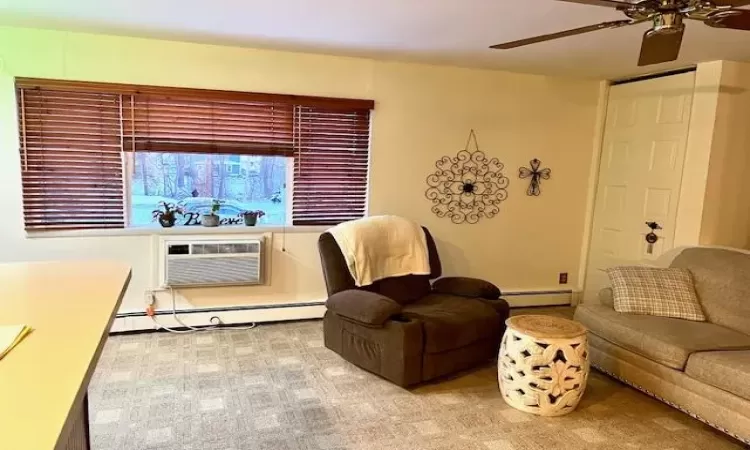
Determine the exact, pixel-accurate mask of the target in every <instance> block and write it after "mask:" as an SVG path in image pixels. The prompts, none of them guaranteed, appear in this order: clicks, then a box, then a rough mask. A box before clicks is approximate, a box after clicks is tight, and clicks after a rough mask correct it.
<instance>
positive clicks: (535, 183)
mask: <svg viewBox="0 0 750 450" xmlns="http://www.w3.org/2000/svg"><path fill="white" fill-rule="evenodd" d="M529 165H530V166H531V168H530V169H529V168H527V167H521V168H520V169H518V177H519V178H529V177H531V182H530V183H529V188H528V189H526V195H531V196H534V197H536V196H539V194H541V193H542V189H541V187H540V186H539V185H540V183H541V180H542V179H545V180H549V177H550V175H551V174H552V170H550V169H541V170H539V166H541V165H542V162H541V161H539V160H538V159H536V158H534V159H532V160H531V161H529Z"/></svg>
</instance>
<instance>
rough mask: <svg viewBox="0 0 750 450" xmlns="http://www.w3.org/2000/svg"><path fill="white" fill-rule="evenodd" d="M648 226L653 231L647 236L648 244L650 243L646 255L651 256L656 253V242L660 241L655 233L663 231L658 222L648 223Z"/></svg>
mask: <svg viewBox="0 0 750 450" xmlns="http://www.w3.org/2000/svg"><path fill="white" fill-rule="evenodd" d="M646 226H647V227H649V228H651V231H650V232H649V233H648V234H646V242H648V246H647V247H646V253H648V254H649V255H650V254H652V253H653V252H654V244H656V241H658V240H659V236H657V235H656V233H654V231H656V230H661V225H659V224H658V223H656V222H646Z"/></svg>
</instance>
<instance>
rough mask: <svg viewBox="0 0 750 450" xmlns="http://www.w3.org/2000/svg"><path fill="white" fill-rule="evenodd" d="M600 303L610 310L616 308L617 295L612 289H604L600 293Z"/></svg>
mask: <svg viewBox="0 0 750 450" xmlns="http://www.w3.org/2000/svg"><path fill="white" fill-rule="evenodd" d="M599 303H600V304H602V305H604V306H609V307H610V308H612V309H614V308H615V294H614V292H613V291H612V288H604V289H602V290H601V291H599Z"/></svg>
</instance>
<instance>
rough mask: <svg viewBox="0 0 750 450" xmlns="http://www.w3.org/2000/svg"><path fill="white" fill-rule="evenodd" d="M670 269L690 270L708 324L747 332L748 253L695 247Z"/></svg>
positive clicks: (749, 298) (749, 313)
mask: <svg viewBox="0 0 750 450" xmlns="http://www.w3.org/2000/svg"><path fill="white" fill-rule="evenodd" d="M671 266H672V267H683V268H686V269H689V270H690V272H691V273H692V274H693V283H694V284H695V291H696V292H697V294H698V298H699V299H700V302H701V306H702V307H703V312H704V313H705V314H706V317H707V318H708V321H709V322H713V323H715V324H718V325H721V326H724V327H727V328H731V329H733V330H737V331H740V332H746V333H747V332H749V331H748V330H750V254H748V253H742V252H738V251H734V250H727V249H721V248H710V247H695V248H688V249H685V250H683V251H682V252H681V253H680V254H679V255H678V256H677V257H676V258H675V259H674V261H672V265H671Z"/></svg>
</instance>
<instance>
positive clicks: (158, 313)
mask: <svg viewBox="0 0 750 450" xmlns="http://www.w3.org/2000/svg"><path fill="white" fill-rule="evenodd" d="M325 304H326V302H324V301H320V302H308V303H281V304H277V305H243V306H218V307H215V308H191V309H178V310H177V311H176V312H177V314H180V315H183V314H198V313H219V312H228V311H254V310H259V309H281V308H300V307H305V306H324V305H325ZM154 315H155V316H164V315H169V316H171V315H172V310H171V309H167V310H158V311H154ZM146 316H147V314H146V312H145V311H133V312H126V313H118V314H117V315H116V316H115V318H117V319H122V318H125V317H146Z"/></svg>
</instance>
